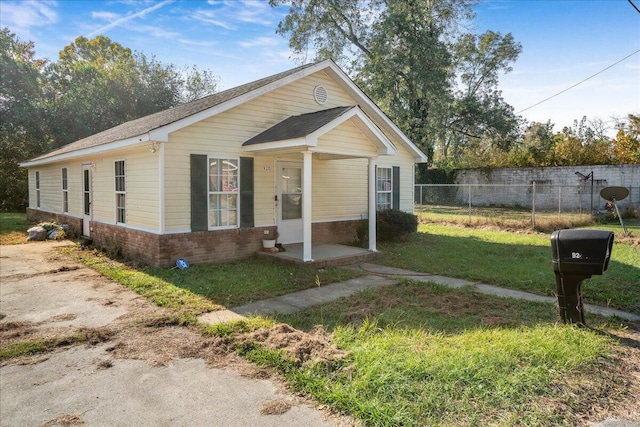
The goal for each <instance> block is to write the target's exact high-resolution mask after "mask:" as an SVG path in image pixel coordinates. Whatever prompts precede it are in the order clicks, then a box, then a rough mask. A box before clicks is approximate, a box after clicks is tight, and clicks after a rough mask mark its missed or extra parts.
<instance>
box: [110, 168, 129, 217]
mask: <svg viewBox="0 0 640 427" xmlns="http://www.w3.org/2000/svg"><path fill="white" fill-rule="evenodd" d="M119 162H122V166H123V167H122V172H123V174H124V175H116V165H117V164H118V163H119ZM120 176H121V177H122V178H123V179H124V190H118V186H117V182H118V177H120ZM113 190H114V206H115V214H116V224H126V223H127V161H126V160H125V159H119V160H114V162H113ZM118 195H123V196H124V207H122V209H121V208H120V206H118ZM120 210H122V211H123V215H122V216H123V217H124V218H123V221H119V219H120V215H119V213H120Z"/></svg>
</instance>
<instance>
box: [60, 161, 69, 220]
mask: <svg viewBox="0 0 640 427" xmlns="http://www.w3.org/2000/svg"><path fill="white" fill-rule="evenodd" d="M62 212H69V181H68V179H67V168H62Z"/></svg>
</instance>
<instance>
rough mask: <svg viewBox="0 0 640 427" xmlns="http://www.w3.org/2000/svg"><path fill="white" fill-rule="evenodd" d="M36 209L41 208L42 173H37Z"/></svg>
mask: <svg viewBox="0 0 640 427" xmlns="http://www.w3.org/2000/svg"><path fill="white" fill-rule="evenodd" d="M36 207H37V208H39V207H40V171H36Z"/></svg>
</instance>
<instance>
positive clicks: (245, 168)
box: [240, 157, 254, 227]
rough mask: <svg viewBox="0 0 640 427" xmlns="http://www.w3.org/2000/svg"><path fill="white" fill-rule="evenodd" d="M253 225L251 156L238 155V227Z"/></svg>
mask: <svg viewBox="0 0 640 427" xmlns="http://www.w3.org/2000/svg"><path fill="white" fill-rule="evenodd" d="M253 226H254V223H253V157H240V227H253Z"/></svg>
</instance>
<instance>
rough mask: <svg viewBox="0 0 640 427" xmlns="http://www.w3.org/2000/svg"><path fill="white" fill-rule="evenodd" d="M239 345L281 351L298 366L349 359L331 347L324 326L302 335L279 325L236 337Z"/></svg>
mask: <svg viewBox="0 0 640 427" xmlns="http://www.w3.org/2000/svg"><path fill="white" fill-rule="evenodd" d="M237 343H239V344H240V345H242V344H259V345H261V346H263V347H266V348H268V349H271V350H282V351H283V352H284V353H285V355H286V357H287V358H288V359H289V360H291V361H292V362H294V363H295V364H296V365H298V366H300V365H302V364H304V363H307V362H316V361H324V362H330V361H332V360H336V359H341V358H343V357H345V356H346V355H347V353H346V352H345V351H343V350H340V349H338V348H337V347H336V346H335V345H333V344H331V334H329V333H327V332H326V331H325V330H324V328H323V327H322V326H321V325H318V326H315V327H314V328H313V329H311V330H310V331H309V332H303V331H300V330H298V329H295V328H293V327H291V326H289V325H287V324H284V323H280V324H277V325H275V326H274V327H272V328H270V329H259V330H257V331H254V332H249V333H246V334H241V335H239V336H238V337H237Z"/></svg>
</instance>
